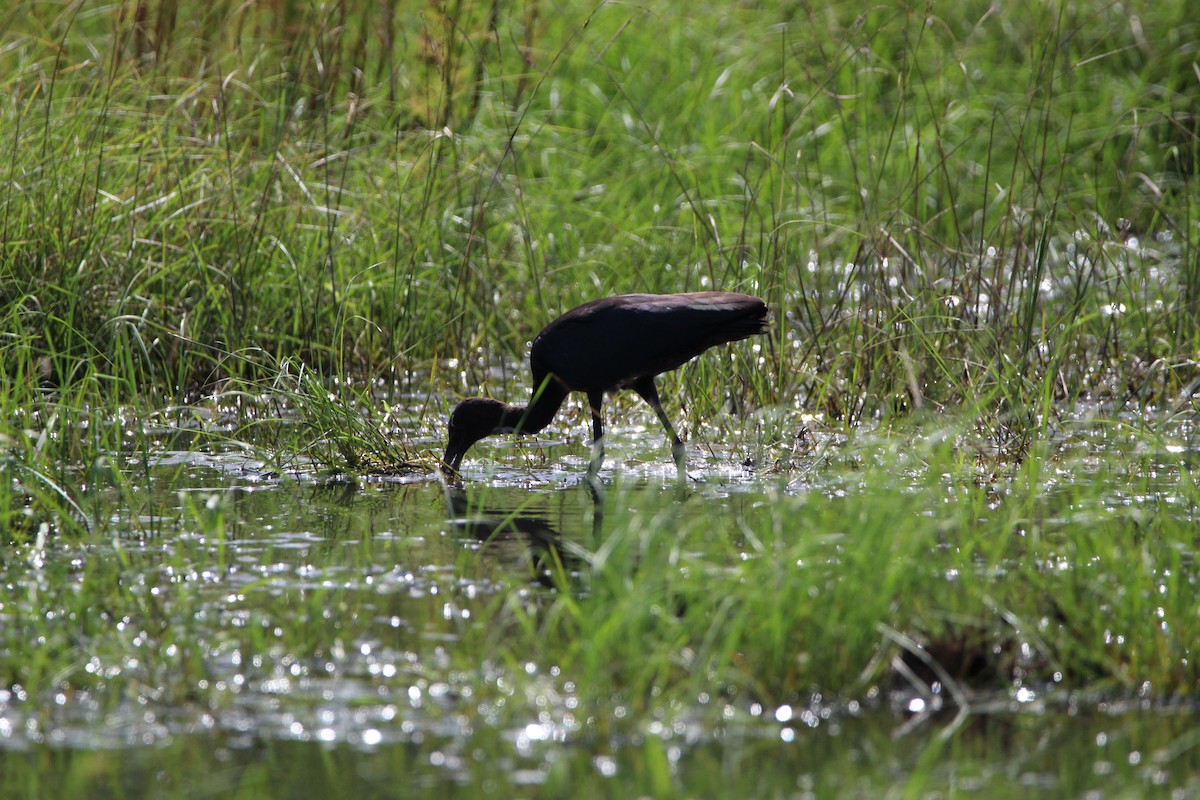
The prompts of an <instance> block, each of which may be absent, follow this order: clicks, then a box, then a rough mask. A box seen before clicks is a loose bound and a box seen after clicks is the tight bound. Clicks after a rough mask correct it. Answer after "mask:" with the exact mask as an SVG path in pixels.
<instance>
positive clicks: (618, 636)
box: [467, 436, 1200, 717]
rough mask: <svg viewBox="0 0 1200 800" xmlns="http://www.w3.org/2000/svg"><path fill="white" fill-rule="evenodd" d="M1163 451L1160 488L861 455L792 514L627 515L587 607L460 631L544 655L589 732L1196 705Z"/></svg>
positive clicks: (774, 506)
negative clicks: (736, 715) (1160, 700)
mask: <svg viewBox="0 0 1200 800" xmlns="http://www.w3.org/2000/svg"><path fill="white" fill-rule="evenodd" d="M1139 440H1140V441H1141V442H1142V443H1143V444H1144V445H1152V443H1153V442H1154V441H1155V437H1153V436H1151V437H1146V438H1142V437H1139ZM1159 443H1160V446H1159V447H1157V448H1155V449H1154V450H1153V451H1152V453H1153V454H1152V455H1150V454H1149V453H1148V454H1147V456H1146V457H1147V458H1149V459H1150V460H1152V461H1154V462H1155V463H1156V464H1157V465H1158V466H1157V468H1156V471H1157V477H1155V478H1147V477H1145V476H1144V475H1143V476H1142V477H1132V476H1131V475H1130V474H1129V471H1128V470H1127V466H1128V464H1125V465H1122V466H1121V467H1118V468H1116V469H1113V468H1112V467H1111V466H1110V463H1109V462H1108V461H1102V460H1099V459H1096V458H1094V457H1080V456H1066V455H1059V456H1053V454H1051V453H1042V454H1039V456H1041V457H1039V458H1031V459H1030V460H1028V461H1027V462H1026V465H1024V466H1021V467H1016V468H1014V469H1012V470H1011V471H1009V472H1008V473H1007V474H1005V475H1003V476H1000V477H996V476H993V475H991V474H990V473H989V472H986V471H981V469H980V465H979V464H977V463H976V461H975V459H974V457H973V456H971V455H970V451H969V450H964V449H963V448H961V447H959V446H957V445H956V444H955V443H954V442H953V441H952V440H950V439H944V440H943V441H942V442H941V443H940V444H920V443H916V445H915V447H913V449H912V450H911V451H906V450H905V449H903V448H901V447H898V446H896V447H889V446H888V445H887V444H883V445H882V447H881V443H879V442H876V441H872V442H870V443H869V444H867V443H866V442H863V443H861V444H863V445H865V452H866V457H865V459H864V462H863V464H862V467H861V469H860V470H857V471H851V472H849V473H845V472H843V473H841V474H840V475H839V476H838V477H837V478H833V479H828V478H827V479H824V480H819V482H818V483H816V484H815V485H813V486H811V487H809V488H807V489H806V490H804V491H801V492H800V493H798V494H796V495H786V494H785V495H779V496H777V497H774V498H766V499H759V498H758V497H757V496H756V497H755V498H753V500H752V501H751V500H748V501H747V502H744V503H739V502H737V501H736V499H734V500H733V501H731V502H729V503H727V504H725V505H722V506H716V507H714V506H712V505H705V506H704V509H703V510H702V511H699V510H696V509H689V506H688V504H687V503H684V504H682V505H677V504H669V505H661V504H645V503H643V502H640V501H639V500H634V499H632V498H630V497H627V496H620V497H618V498H616V499H615V500H614V501H613V505H614V506H615V508H616V509H617V513H616V514H615V515H613V514H606V516H605V519H604V526H603V529H602V532H601V533H600V538H599V539H598V540H597V541H596V542H595V550H594V552H593V553H592V555H591V558H590V560H589V562H588V565H587V566H586V567H585V568H583V569H582V573H581V577H580V581H581V583H582V587H583V588H582V593H583V598H582V599H580V598H578V597H575V596H571V595H567V596H562V597H560V598H559V599H557V600H555V601H554V602H553V603H552V604H551V606H550V607H549V608H547V609H542V610H536V611H531V610H530V609H529V608H528V607H527V606H526V605H525V602H526V601H525V600H523V599H521V598H520V597H519V596H512V597H511V598H510V600H511V601H512V604H511V605H510V606H509V608H508V610H507V612H506V613H507V614H508V615H509V616H510V617H511V618H512V621H511V623H510V624H507V625H496V624H492V625H489V626H480V627H479V628H478V629H476V630H473V631H471V632H469V633H468V634H467V636H468V641H469V642H471V644H472V648H471V649H470V650H469V652H470V653H475V652H476V651H478V653H479V656H480V657H481V658H482V657H485V656H484V654H488V655H487V656H486V657H487V658H499V657H500V656H499V655H497V654H504V653H511V654H514V656H515V654H524V655H526V656H530V654H537V655H536V656H530V657H534V658H535V659H537V660H541V661H543V662H544V661H550V662H552V663H553V664H555V665H556V667H557V668H558V669H560V670H561V674H562V675H563V676H564V679H566V680H570V681H571V682H572V683H573V685H575V686H577V687H579V692H580V694H581V696H586V697H587V698H588V699H590V701H591V702H594V703H595V704H596V705H595V707H594V709H595V713H597V714H600V715H603V714H604V712H603V711H602V709H604V708H611V707H612V706H613V705H614V704H617V705H621V706H624V707H627V708H629V709H630V710H631V711H633V712H634V714H633V716H634V717H637V716H638V714H639V713H644V714H650V715H653V714H655V713H658V712H656V709H657V710H659V711H661V710H662V709H671V708H674V709H677V710H678V709H685V710H686V711H685V712H684V713H693V712H694V711H695V710H696V709H697V699H698V698H707V699H705V700H701V701H700V702H701V704H702V705H704V704H711V706H710V707H711V708H713V709H715V710H714V713H717V714H720V713H722V712H721V711H720V709H721V707H722V703H728V704H732V706H733V707H735V708H741V709H747V708H748V707H749V705H750V704H752V703H756V704H759V705H760V706H761V707H765V708H767V709H772V708H775V707H777V706H780V705H794V704H797V703H799V704H801V705H805V704H807V703H808V702H809V700H810V699H811V698H813V697H823V698H825V701H826V702H834V703H846V702H850V701H854V702H856V703H857V702H879V701H880V700H882V698H884V697H886V696H888V694H889V693H891V692H895V691H898V692H901V693H903V694H907V695H911V694H918V695H920V694H929V695H930V696H936V695H945V696H946V697H947V701H949V697H950V695H953V697H954V700H955V701H956V702H962V703H965V704H967V705H970V704H974V703H981V702H992V701H993V700H994V698H995V696H996V694H997V693H998V694H1000V695H1001V696H1003V697H1009V696H1016V693H1017V691H1018V690H1022V689H1023V690H1025V691H1027V692H1029V693H1030V695H1029V696H1031V697H1033V696H1036V697H1039V698H1041V697H1049V698H1053V697H1055V696H1056V695H1057V696H1058V697H1059V698H1060V699H1065V698H1066V697H1067V696H1070V694H1071V693H1072V692H1075V691H1079V690H1086V691H1087V692H1089V693H1090V694H1091V695H1092V696H1097V697H1124V696H1128V695H1129V694H1131V693H1138V692H1140V693H1142V696H1157V697H1178V696H1192V695H1194V694H1195V692H1196V690H1197V688H1198V687H1200V674H1197V672H1196V669H1195V666H1194V662H1195V658H1194V655H1195V654H1194V652H1193V649H1194V648H1193V647H1192V642H1193V641H1195V638H1194V637H1195V634H1196V633H1197V631H1196V630H1195V625H1196V623H1195V619H1194V617H1195V615H1194V614H1193V613H1192V612H1193V610H1194V603H1193V599H1194V598H1193V592H1192V591H1191V589H1190V587H1191V585H1192V583H1193V582H1194V580H1195V574H1194V569H1193V568H1192V567H1191V566H1190V565H1189V564H1188V563H1187V562H1188V560H1189V556H1188V555H1187V553H1188V551H1189V548H1190V546H1191V544H1190V542H1191V533H1190V529H1191V523H1190V519H1191V514H1192V513H1193V512H1194V509H1195V508H1196V506H1197V503H1198V502H1200V496H1197V494H1196V491H1195V488H1196V487H1195V485H1194V482H1193V481H1192V480H1191V478H1190V475H1191V472H1190V468H1189V467H1188V465H1187V464H1186V462H1180V461H1178V460H1177V458H1176V457H1174V456H1171V455H1170V454H1169V453H1168V451H1167V450H1166V449H1163V447H1162V446H1161V445H1162V444H1164V443H1163V442H1162V440H1159ZM1047 456H1053V457H1049V458H1047ZM1045 464H1050V465H1052V466H1051V467H1050V468H1044V465H1045ZM1039 465H1040V466H1039ZM1121 498H1127V499H1128V498H1137V499H1135V500H1134V501H1133V502H1132V503H1123V502H1121ZM624 509H629V510H628V511H625V510H624ZM471 657H472V656H470V655H469V656H468V660H469V659H470V658H471ZM938 686H940V687H941V688H940V689H938V688H935V687H938ZM593 692H594V694H593ZM589 708H591V707H590V706H589Z"/></svg>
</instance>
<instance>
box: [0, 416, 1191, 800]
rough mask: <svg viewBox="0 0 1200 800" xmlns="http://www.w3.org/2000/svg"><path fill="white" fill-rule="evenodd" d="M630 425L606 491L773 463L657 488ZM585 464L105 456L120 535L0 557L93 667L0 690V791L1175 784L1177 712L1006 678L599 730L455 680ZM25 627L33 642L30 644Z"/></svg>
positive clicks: (730, 496) (29, 601)
mask: <svg viewBox="0 0 1200 800" xmlns="http://www.w3.org/2000/svg"><path fill="white" fill-rule="evenodd" d="M645 439H646V435H645V434H644V433H643V432H642V431H638V430H624V431H622V430H620V429H618V430H617V431H615V432H614V434H613V443H612V444H611V445H610V449H609V459H610V464H609V467H608V468H607V470H606V473H605V476H606V481H607V482H608V483H609V485H610V486H617V485H621V486H625V487H633V488H632V489H631V490H629V491H626V492H623V493H620V494H619V497H620V502H622V503H626V504H628V503H639V504H664V505H675V506H678V507H679V511H680V512H681V513H682V514H684V515H687V516H695V517H697V518H702V519H703V518H712V519H720V520H722V525H724V524H725V521H729V523H730V524H736V520H737V518H738V516H739V514H740V513H741V509H743V508H746V507H749V506H752V505H754V504H757V503H763V502H769V498H770V496H771V495H772V493H777V492H779V491H788V486H787V483H786V482H787V481H788V480H791V481H794V480H795V476H791V477H790V478H786V477H781V476H773V475H763V474H757V473H756V472H755V471H754V470H753V469H752V468H751V467H747V466H744V465H743V464H742V463H741V462H740V461H739V460H738V458H739V457H737V456H731V455H730V454H728V453H723V452H720V451H714V450H712V449H708V450H707V451H705V452H693V453H692V456H691V461H690V468H689V469H690V472H691V474H692V478H693V480H692V482H691V484H690V485H689V487H688V488H687V490H686V491H684V492H680V491H678V489H677V487H676V486H675V484H674V482H673V470H672V468H671V465H670V462H669V457H664V456H666V455H667V454H666V451H665V448H657V449H652V450H651V451H650V452H648V453H644V452H642V450H643V449H644V447H643V445H644V440H645ZM501 446H503V445H501ZM584 455H585V453H583V452H582V451H579V450H578V448H577V449H576V451H573V452H568V453H567V455H565V456H561V457H556V458H554V459H552V460H551V461H549V462H546V463H544V464H537V465H534V466H523V467H507V468H494V467H490V466H488V464H489V461H490V459H489V458H488V451H486V450H484V451H483V452H482V453H480V454H476V457H475V459H474V461H473V465H472V466H471V468H470V470H469V471H468V474H467V480H466V482H465V488H464V489H462V490H453V491H448V490H447V489H446V487H444V486H443V485H442V484H441V483H440V482H439V481H438V480H436V479H435V477H434V476H433V475H432V474H421V473H417V474H413V475H409V476H406V477H403V478H386V479H384V478H380V479H376V480H369V481H358V482H347V481H344V480H329V479H321V478H318V477H317V476H316V475H315V473H313V472H306V471H305V470H303V469H301V470H298V471H297V472H296V473H295V474H279V473H278V472H277V471H275V470H273V469H271V468H270V467H268V466H267V465H266V464H264V463H263V462H261V461H258V460H256V459H255V458H254V457H253V456H252V455H248V454H247V453H246V452H245V451H244V450H243V449H242V448H240V447H237V446H227V447H215V448H210V449H208V450H206V451H202V452H199V453H197V452H192V451H171V450H166V449H164V450H161V451H157V452H153V453H148V454H146V453H144V454H141V455H139V456H137V457H130V458H129V459H127V460H126V461H125V462H123V463H118V464H114V465H113V466H112V467H111V469H113V470H115V472H114V473H113V474H108V475H97V476H94V477H95V488H94V491H95V493H96V494H97V496H98V497H99V498H100V500H99V501H98V504H97V506H96V507H100V508H108V509H109V513H110V514H111V515H112V516H113V519H112V522H113V527H114V529H117V530H120V531H123V533H121V534H119V535H117V536H115V537H113V538H111V539H104V540H99V541H97V540H91V541H87V542H83V543H78V542H77V543H63V542H58V541H54V540H51V541H46V542H42V543H40V545H41V546H40V548H37V547H35V548H30V549H29V551H28V553H26V556H27V557H26V558H24V559H23V560H21V561H10V562H9V563H6V564H5V565H4V566H3V576H2V577H3V582H4V586H5V592H6V594H7V598H6V599H5V601H4V608H3V614H4V621H5V624H8V625H15V624H27V622H25V623H23V622H22V620H25V621H28V620H31V619H36V618H41V619H54V618H55V616H56V615H60V616H65V617H66V618H67V623H68V625H69V626H70V627H72V628H73V629H74V630H75V633H74V634H73V642H74V646H75V647H76V648H77V651H78V652H77V655H78V663H79V669H78V672H79V674H80V675H84V676H91V677H92V678H93V680H92V681H91V682H90V683H88V682H87V681H77V680H72V681H63V682H61V686H62V687H63V688H56V687H58V686H59V684H58V683H55V682H53V681H51V682H49V683H47V684H46V685H45V686H43V687H40V688H38V689H37V690H32V689H29V688H28V687H21V686H16V687H11V688H10V689H8V690H4V691H0V796H4V797H64V798H70V797H87V798H98V797H189V798H194V797H268V796H272V797H326V798H331V797H353V798H360V797H375V796H405V797H409V796H454V797H476V796H489V797H491V796H497V797H505V796H541V797H555V796H558V797H608V796H612V797H639V796H681V797H683V796H691V797H702V796H730V797H737V796H741V797H883V796H902V795H903V796H908V794H907V793H906V792H905V791H904V787H905V786H907V785H912V784H913V783H914V782H913V778H914V777H921V780H919V781H916V782H915V784H916V785H919V786H921V787H922V788H921V790H920V791H919V792H917V796H928V797H1047V798H1050V797H1053V798H1061V797H1087V798H1115V797H1141V796H1147V797H1150V796H1152V797H1177V798H1184V797H1194V796H1197V795H1200V777H1197V776H1198V775H1200V716H1198V715H1197V714H1196V713H1195V711H1196V709H1195V708H1194V707H1192V706H1191V705H1190V704H1186V703H1180V704H1178V705H1173V704H1164V703H1163V702H1162V701H1161V700H1155V701H1150V700H1147V701H1145V702H1142V701H1140V700H1139V699H1137V698H1136V697H1135V698H1123V699H1120V700H1116V701H1114V700H1112V699H1106V698H1103V697H1100V698H1093V697H1085V696H1078V695H1074V694H1061V695H1056V694H1054V693H1052V692H1051V693H1046V694H1040V695H1039V694H1033V693H1029V692H1027V691H1024V690H1023V691H1020V692H1018V691H1013V692H998V693H994V694H990V695H986V696H981V697H978V698H974V702H973V704H972V707H971V710H970V713H969V714H966V715H965V716H964V715H960V714H958V712H957V711H956V710H955V709H954V708H951V707H947V708H944V709H940V710H938V709H930V708H927V707H925V706H924V703H925V702H926V700H927V698H926V699H922V698H921V697H920V696H918V695H917V694H914V693H912V692H906V691H904V690H903V688H902V687H901V688H899V689H895V690H891V689H889V690H886V691H873V692H868V693H867V694H866V695H865V696H863V697H859V698H854V699H831V698H824V697H821V696H812V697H809V698H805V699H804V700H803V701H802V702H797V703H794V704H786V705H780V706H777V707H773V708H764V707H761V706H758V705H755V704H751V705H738V704H731V705H729V706H728V707H726V708H724V709H720V708H707V709H706V708H705V706H706V704H710V705H716V704H717V703H718V701H717V700H716V699H713V698H707V697H704V698H698V700H697V709H693V710H688V709H682V710H680V709H673V710H672V709H667V710H664V713H662V714H660V715H652V717H651V718H650V719H647V720H643V721H641V722H639V723H638V724H636V725H632V726H630V725H611V724H609V722H610V721H609V720H605V719H603V718H601V717H602V716H603V715H601V714H591V713H589V715H588V716H579V715H577V714H576V710H577V707H576V704H575V702H574V700H573V696H572V684H571V683H570V682H569V681H567V680H564V679H563V676H560V675H557V674H556V669H557V668H556V667H555V666H554V664H553V663H545V662H543V661H541V660H539V654H534V653H531V654H529V660H528V662H527V663H525V664H524V665H520V667H521V668H522V669H524V670H525V671H526V672H527V673H528V674H530V675H537V674H544V675H545V678H546V680H545V683H544V687H545V689H544V692H542V693H540V694H539V695H538V696H536V697H522V698H514V699H513V702H511V703H509V704H507V705H505V704H504V703H503V702H502V700H503V698H504V697H505V691H506V690H505V687H504V686H503V685H502V684H503V682H504V680H505V679H504V673H503V671H502V670H497V671H496V672H495V674H494V675H490V674H489V672H488V668H487V666H486V665H481V667H480V672H479V673H478V674H476V675H474V676H468V675H464V674H462V673H461V672H460V671H458V670H456V668H454V667H453V666H452V664H453V659H452V658H451V657H450V656H451V655H452V652H453V650H454V648H455V646H456V642H457V641H458V638H459V637H460V636H461V633H462V631H464V630H465V629H467V628H468V627H469V626H470V625H471V624H472V623H473V621H474V620H475V619H476V618H478V617H480V616H482V614H481V611H482V610H484V609H487V608H488V607H489V604H490V603H493V602H495V601H496V597H497V594H498V591H499V590H498V587H500V586H501V585H511V584H512V582H514V581H516V582H517V583H525V584H527V588H526V589H525V590H524V591H525V592H527V593H528V594H529V596H531V597H534V598H536V597H538V596H539V595H545V594H552V593H554V592H557V591H570V587H569V586H567V587H564V586H563V585H562V584H561V583H560V582H555V581H552V580H548V579H547V572H548V570H547V568H546V566H545V563H546V562H545V559H546V558H547V555H548V554H551V555H552V556H553V558H555V559H558V560H559V561H560V562H561V563H562V564H563V565H564V571H565V573H566V574H567V575H570V574H571V573H572V571H573V570H574V565H573V561H572V559H573V558H574V557H575V556H574V554H576V553H579V554H586V553H587V552H589V551H590V550H592V549H593V546H594V543H595V542H596V541H597V539H598V538H599V537H602V536H603V529H604V525H605V519H604V507H603V505H602V504H603V502H604V501H603V500H601V501H600V503H601V504H600V505H598V504H597V499H596V498H595V497H594V496H593V494H592V493H591V492H590V491H589V490H588V489H587V487H586V485H585V484H584V483H583V482H582V481H581V480H580V476H581V475H582V473H583V472H584V469H585V466H586V465H585V462H584ZM122 474H128V475H130V476H140V477H136V478H130V479H129V480H124V481H122V480H119V479H117V478H116V477H115V476H117V475H122ZM781 482H783V483H782V485H781ZM105 493H108V494H110V495H111V497H110V499H109V501H108V503H107V505H106V504H105V502H104V501H103V497H104V495H105ZM613 494H616V492H615V491H614V492H613ZM609 502H611V499H610V501H609ZM580 557H581V558H582V556H580ZM97 581H99V582H106V581H111V582H113V584H114V586H115V585H119V586H120V587H121V590H123V591H128V592H131V593H133V594H134V595H136V596H138V597H140V598H142V599H143V600H144V610H145V615H146V619H142V620H134V619H131V618H129V617H128V616H120V615H113V614H110V613H109V612H108V611H107V610H106V609H105V608H104V607H102V603H101V604H100V605H98V606H96V607H91V608H88V609H86V610H80V609H79V608H77V607H72V606H71V604H70V602H69V601H67V600H63V599H62V598H63V597H64V596H65V595H63V594H62V593H63V591H66V592H68V593H69V592H70V591H71V587H75V590H76V591H83V587H85V586H87V585H89V584H90V583H95V582H97ZM62 587H66V589H65V590H64V589H63V588H62ZM97 596H98V597H101V598H102V597H103V596H104V594H103V592H99V593H98V594H97ZM340 615H353V616H354V618H355V619H356V621H357V625H356V626H355V627H354V629H353V630H354V631H355V633H354V638H342V637H341V636H340V635H338V632H339V631H340V630H341V628H340V627H339V616H340ZM298 617H300V618H303V619H301V620H300V623H299V624H298V623H297V618H298ZM147 619H150V620H156V621H154V622H147V621H146V620H147ZM156 625H157V627H155V626H156ZM285 628H287V629H288V630H289V631H291V632H290V633H284V632H283V631H284V629H285ZM172 630H178V631H179V632H180V636H179V637H176V638H172V636H171V635H170V632H171V631H172ZM296 630H299V632H298V633H297V632H296ZM305 631H307V633H306V632H305ZM28 635H29V636H30V637H32V638H33V639H34V641H31V642H29V643H28V644H29V649H30V652H34V653H36V652H37V648H38V647H39V646H49V645H47V644H46V643H45V642H42V641H38V640H37V637H44V636H45V631H44V629H41V628H39V627H38V626H36V625H35V626H31V627H30V629H29V632H28ZM185 636H186V638H185ZM102 642H103V643H104V644H100V643H102ZM148 648H153V649H154V651H155V652H152V653H151V652H147V649H148ZM164 664H165V665H167V667H168V668H166V669H164V667H163V666H162V665H164ZM171 665H176V667H177V668H176V667H171ZM118 677H119V678H120V679H121V685H122V686H124V687H126V688H125V689H123V690H122V692H121V693H120V696H116V697H114V696H112V695H111V693H110V691H109V690H108V689H107V688H106V686H107V685H108V683H109V682H111V681H112V679H114V678H118ZM480 681H483V682H485V683H486V682H489V681H490V682H492V683H493V684H494V685H492V686H491V687H490V689H491V690H490V691H488V692H487V693H486V696H484V693H480V692H479V691H478V686H479V682H480ZM81 684H82V685H81ZM534 685H537V684H536V683H535V684H534ZM67 687H70V688H67ZM168 695H169V696H170V697H171V698H174V699H172V700H170V701H169V702H168V701H166V700H164V698H165V697H166V696H168ZM179 697H184V698H188V697H192V698H193V699H192V700H191V701H185V702H179V701H178V698H179ZM497 698H501V699H500V700H497ZM710 711H711V712H712V713H708V712H710ZM609 713H611V714H612V715H613V716H614V717H615V718H619V717H621V716H622V714H623V709H622V708H621V707H620V706H619V705H617V706H615V707H613V708H612V709H610V710H609Z"/></svg>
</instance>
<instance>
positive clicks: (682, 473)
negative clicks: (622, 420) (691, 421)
mask: <svg viewBox="0 0 1200 800" xmlns="http://www.w3.org/2000/svg"><path fill="white" fill-rule="evenodd" d="M633 390H634V391H635V392H637V393H638V396H639V397H641V398H642V399H643V400H645V401H646V402H647V403H649V404H650V407H651V408H653V409H654V414H655V416H657V417H658V421H659V422H661V423H662V426H663V429H664V430H666V432H667V438H668V439H670V440H671V457H672V458H674V459H675V467H676V468H677V469H678V470H679V479H680V480H683V479H684V478H686V477H687V469H686V468H687V448H686V447H684V445H683V440H682V439H680V438H679V434H677V433H675V428H674V426H673V425H671V420H669V419H667V412H665V411H663V407H662V401H660V400H659V399H658V388H657V387H656V386H655V385H654V378H653V377H645V378H638V379H637V380H636V381H634V383H633Z"/></svg>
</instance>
